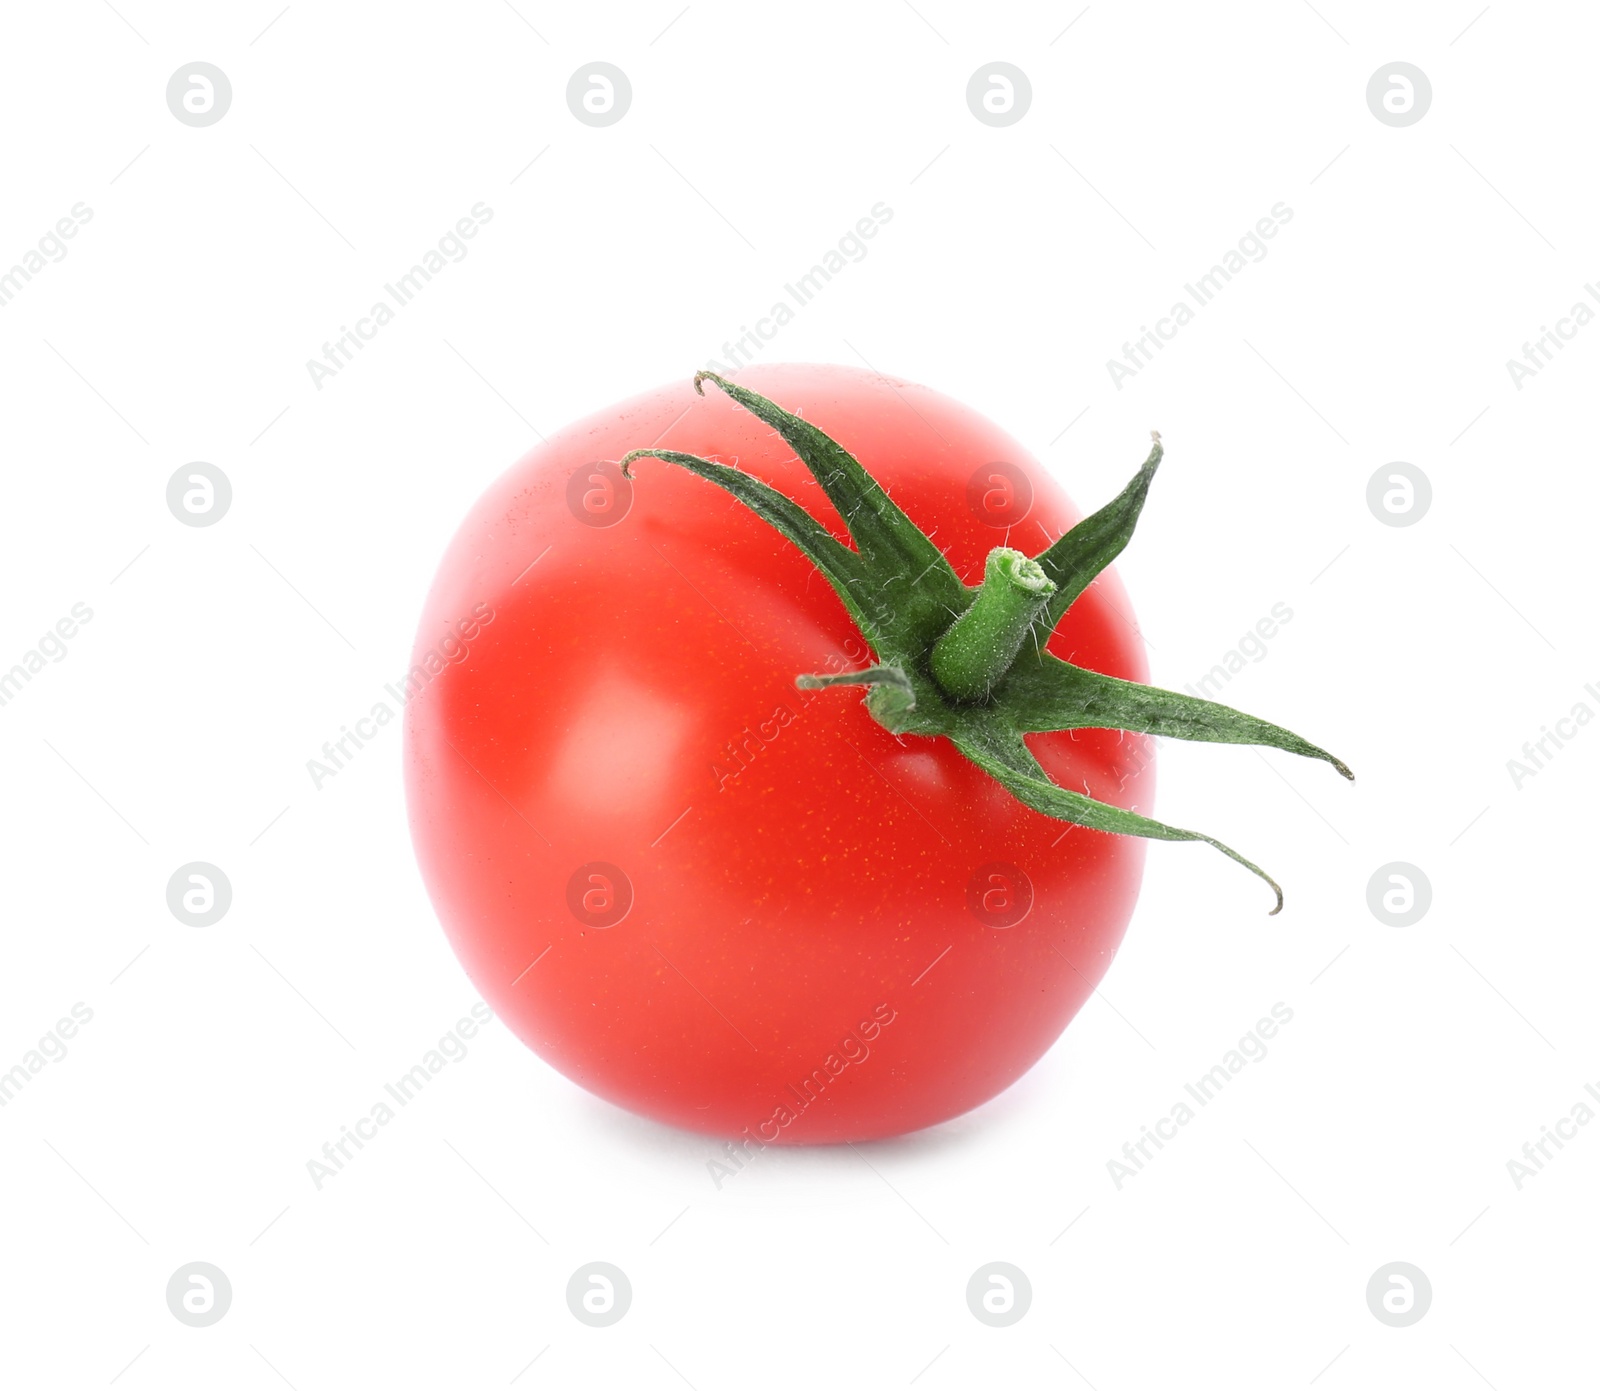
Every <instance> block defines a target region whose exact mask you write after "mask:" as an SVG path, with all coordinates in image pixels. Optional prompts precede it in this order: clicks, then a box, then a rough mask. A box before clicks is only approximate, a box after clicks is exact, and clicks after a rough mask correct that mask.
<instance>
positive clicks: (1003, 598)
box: [929, 546, 1056, 701]
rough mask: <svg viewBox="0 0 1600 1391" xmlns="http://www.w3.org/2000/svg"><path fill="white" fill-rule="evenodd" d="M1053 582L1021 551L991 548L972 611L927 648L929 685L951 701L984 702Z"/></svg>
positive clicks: (1018, 647) (1017, 649) (1053, 588)
mask: <svg viewBox="0 0 1600 1391" xmlns="http://www.w3.org/2000/svg"><path fill="white" fill-rule="evenodd" d="M1055 592H1056V586H1055V582H1054V581H1053V580H1051V578H1050V577H1049V576H1048V575H1046V574H1045V572H1044V571H1043V570H1042V569H1041V568H1040V566H1039V564H1038V562H1037V561H1033V560H1029V559H1028V557H1027V556H1025V555H1023V553H1022V552H1021V551H1014V550H1011V549H1010V548H1009V547H1006V546H996V547H995V548H994V549H993V550H992V551H990V552H989V558H988V560H986V561H985V562H984V566H983V587H982V588H981V589H979V590H978V597H977V598H975V599H974V600H973V601H972V606H971V607H970V608H969V609H968V610H967V611H966V612H965V613H964V614H962V615H961V617H959V618H958V619H956V621H955V622H954V623H952V624H951V625H950V628H949V631H947V632H946V633H945V635H944V636H943V637H941V638H940V639H939V640H938V642H936V643H934V645H933V652H932V654H931V656H930V658H929V666H930V667H931V669H932V671H933V679H934V680H935V681H937V682H938V683H939V687H940V689H941V690H943V691H944V693H945V694H946V695H948V696H949V697H950V698H951V699H952V700H960V701H977V700H982V699H984V697H986V696H987V695H988V694H989V692H990V691H991V690H993V689H994V687H995V685H996V684H997V683H998V682H999V680H1000V678H1001V677H1002V676H1004V675H1005V674H1006V672H1008V671H1010V670H1011V664H1012V663H1013V662H1014V661H1016V659H1017V653H1018V652H1020V651H1021V650H1022V642H1023V639H1024V638H1026V637H1027V635H1028V629H1029V628H1030V627H1031V626H1032V624H1033V620H1034V619H1035V618H1036V617H1037V616H1038V614H1039V612H1040V611H1041V610H1042V609H1043V608H1044V606H1045V605H1046V604H1047V603H1049V602H1050V596H1051V595H1052V594H1054V593H1055Z"/></svg>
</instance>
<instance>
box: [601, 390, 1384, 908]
mask: <svg viewBox="0 0 1600 1391" xmlns="http://www.w3.org/2000/svg"><path fill="white" fill-rule="evenodd" d="M705 381H710V382H713V383H715V384H716V385H717V386H718V387H719V388H721V389H722V390H723V391H724V392H726V393H727V394H728V395H729V396H731V397H732V398H733V400H734V401H735V402H737V403H738V404H739V405H740V406H742V407H743V408H744V409H745V410H747V411H749V412H750V413H751V414H752V415H754V416H756V417H757V418H758V419H760V420H761V421H763V422H764V423H765V424H767V425H769V426H771V427H772V428H773V429H774V430H776V431H777V432H778V434H779V435H781V436H782V437H783V439H784V440H785V442H786V443H787V444H788V445H789V447H790V448H791V449H793V450H794V451H795V453H796V455H798V456H799V458H800V461H801V462H802V463H803V464H805V466H806V468H807V469H809V470H810V472H811V475H812V477H813V478H815V479H816V481H817V483H818V484H819V485H820V486H821V487H822V490H823V492H824V493H825V494H826V495H827V498H828V501H829V502H831V503H832V504H833V506H834V508H835V510H837V512H838V513H839V516H840V517H841V518H842V519H843V521H844V524H845V527H846V529H847V530H848V532H849V534H850V539H851V540H852V541H854V543H855V546H854V549H852V548H851V547H849V546H846V545H845V544H844V543H843V542H841V541H839V540H838V539H837V538H836V537H835V536H834V535H833V534H832V533H831V532H829V531H828V529H827V528H826V527H824V526H823V525H822V524H821V523H820V522H818V521H817V520H816V519H815V518H814V517H813V516H812V515H811V514H810V513H809V512H807V511H806V510H805V508H803V507H801V506H800V505H799V504H798V503H797V502H795V501H793V500H792V499H791V498H788V497H785V496H784V495H783V494H782V493H780V492H778V491H777V490H776V489H774V488H771V487H769V486H768V485H767V484H765V483H763V482H761V481H760V480H759V479H757V478H753V477H752V476H751V475H749V474H747V473H744V472H742V471H741V470H739V469H737V468H734V467H732V466H730V465H728V464H721V463H716V462H714V461H713V460H709V459H702V458H700V457H699V456H698V455H694V454H683V453H679V452H677V451H674V450H665V449H636V450H634V451H633V452H632V453H630V454H628V455H626V456H625V457H624V458H623V459H622V460H621V468H622V471H623V473H624V474H625V475H626V476H628V477H630V478H631V477H632V476H633V475H632V465H633V462H634V460H636V459H640V458H655V459H660V460H663V461H664V462H666V463H669V464H676V465H678V466H679V467H681V468H684V469H687V470H688V471H689V472H691V473H694V474H698V475H699V476H700V477H701V478H704V479H706V480H707V481H708V482H711V483H715V484H716V485H717V486H718V487H720V488H722V489H723V490H724V491H726V492H728V493H731V494H732V495H733V496H734V497H735V498H737V499H738V500H739V501H740V502H742V503H743V504H744V505H745V506H746V507H748V508H749V509H750V510H751V511H752V512H754V513H755V514H756V515H757V516H758V517H760V518H761V519H762V520H763V521H765V522H767V523H768V524H769V525H770V526H772V527H773V528H775V529H776V530H777V531H779V532H781V533H782V534H783V535H784V536H785V537H786V538H787V539H788V540H789V541H791V542H792V543H793V544H794V545H795V546H797V547H798V548H799V549H800V550H801V551H802V552H803V553H804V554H805V555H806V557H807V558H808V559H809V560H810V561H811V563H812V564H813V565H815V566H816V567H817V570H818V571H819V572H820V573H821V574H822V576H823V578H824V579H826V580H827V581H828V583H829V584H830V585H832V586H833V589H834V592H835V593H837V594H838V596H839V598H840V600H841V601H843V603H844V606H845V608H846V610H847V611H848V612H849V614H850V617H851V618H852V619H853V620H854V621H855V623H856V625H857V627H859V628H860V630H861V634H862V636H863V637H864V638H865V639H866V641H867V643H868V645H869V646H870V647H871V648H872V650H873V652H874V653H876V654H877V659H878V660H877V663H876V664H875V665H873V666H870V667H867V668H865V669H863V670H861V671H853V672H841V673H839V674H837V675H830V676H798V677H796V684H797V685H799V686H801V687H803V688H807V689H818V688H823V687H831V686H845V685H854V686H865V687H867V697H866V706H867V711H868V713H869V714H871V715H872V717H873V718H874V719H876V720H877V721H878V723H879V724H881V725H883V727H884V728H885V729H887V730H889V731H890V732H891V733H893V734H920V735H925V736H928V737H935V738H937V737H942V738H947V739H949V740H950V741H951V742H952V743H953V744H954V745H955V746H956V748H957V749H959V750H960V751H961V753H962V754H963V755H965V756H966V757H967V758H968V759H969V760H970V761H971V762H972V763H973V764H975V765H976V766H977V767H979V768H981V769H983V771H984V772H986V773H988V774H989V775H990V776H991V777H993V778H994V779H995V780H996V781H997V782H999V783H1000V784H1001V785H1002V786H1004V787H1005V788H1006V790H1007V791H1009V792H1010V793H1011V794H1012V795H1013V796H1014V797H1016V798H1017V800H1018V801H1020V802H1022V803H1023V804H1024V805H1026V806H1029V807H1032V808H1033V809H1034V810H1035V811H1038V812H1041V813H1043V814H1044V815H1045V816H1050V817H1054V818H1055V819H1057V820H1059V821H1065V822H1068V823H1070V824H1072V825H1075V826H1084V827H1088V828H1089V829H1092V830H1097V831H1106V832H1110V833H1113V834H1117V835H1134V836H1145V837H1147V838H1149V839H1152V840H1196V841H1204V842H1205V843H1206V844H1207V845H1211V846H1214V847H1215V848H1216V849H1218V850H1220V851H1221V852H1222V853H1223V854H1224V855H1227V856H1228V857H1229V858H1230V859H1233V860H1236V861H1237V862H1238V863H1239V864H1241V865H1243V866H1244V867H1245V868H1246V869H1248V870H1250V871H1251V872H1252V873H1254V874H1257V875H1259V876H1260V877H1261V878H1262V879H1263V880H1265V881H1266V883H1267V884H1269V885H1270V886H1271V887H1272V890H1273V893H1274V894H1275V895H1276V897H1277V903H1276V906H1275V907H1274V908H1273V909H1272V912H1274V913H1276V912H1278V911H1279V909H1281V908H1282V907H1283V890H1282V889H1280V888H1279V887H1278V885H1277V883H1276V882H1275V881H1274V880H1273V879H1272V877H1271V876H1270V875H1268V874H1267V873H1266V872H1265V871H1264V870H1262V869H1261V868H1260V867H1259V866H1258V865H1255V864H1252V863H1251V862H1250V861H1249V860H1247V859H1245V858H1244V856H1242V855H1240V854H1239V853H1238V852H1237V851H1235V850H1232V849H1230V848H1229V847H1228V846H1226V845H1224V844H1223V843H1222V842H1221V841H1219V840H1214V839H1213V838H1212V837H1210V836H1207V835H1202V834H1201V833H1200V832H1198V831H1186V830H1183V829H1181V828H1179V827H1176V826H1168V825H1166V824H1164V823H1163V822H1160V821H1152V820H1151V819H1150V818H1148V817H1144V816H1140V815H1139V814H1138V813H1137V812H1131V811H1125V810H1123V809H1122V808H1121V807H1117V806H1113V805H1111V804H1110V803H1107V802H1100V801H1097V800H1095V799H1094V798H1092V797H1089V796H1087V795H1085V794H1084V793H1081V792H1070V791H1068V790H1067V789H1065V788H1063V787H1058V786H1057V785H1056V784H1055V783H1053V782H1051V781H1050V779H1049V778H1048V776H1046V774H1045V771H1044V769H1043V768H1042V767H1040V765H1039V762H1038V760H1037V759H1035V758H1034V756H1033V754H1032V753H1031V752H1030V751H1029V749H1028V746H1027V744H1026V742H1025V741H1024V738H1023V736H1024V735H1026V734H1041V733H1046V732H1051V731H1056V730H1071V729H1119V730H1128V731H1130V732H1132V733H1138V734H1150V735H1156V736H1159V737H1165V738H1173V739H1194V740H1204V741H1207V742H1211V743H1223V744H1258V745H1263V746H1266V747H1270V748H1275V749H1282V750H1284V751H1286V752H1288V753H1295V754H1300V755H1303V756H1305V757H1307V758H1320V759H1323V760H1324V761H1326V762H1327V763H1330V764H1332V765H1333V767H1334V768H1335V769H1336V770H1338V772H1339V773H1341V774H1342V775H1343V776H1344V777H1346V778H1351V777H1353V775H1352V773H1351V772H1350V770H1349V768H1347V767H1346V766H1345V765H1344V764H1343V763H1342V762H1340V760H1339V759H1337V758H1335V757H1334V756H1333V755H1332V754H1330V753H1328V752H1327V751H1326V750H1324V749H1319V748H1318V747H1317V746H1316V745H1315V744H1310V743H1308V742H1307V741H1306V740H1304V739H1302V738H1300V736H1299V735H1297V734H1292V733H1290V732H1289V731H1288V730H1287V729H1282V728H1280V727H1279V726H1277V725H1274V724H1268V723H1267V722H1266V721H1265V720H1258V719H1256V718H1255V717H1254V716H1251V715H1245V714H1241V713H1240V712H1239V711H1237V710H1233V709H1230V708H1229V707H1228V706H1226V705H1218V704H1216V703H1215V702H1213V701H1209V700H1200V699H1197V698H1196V697H1193V696H1186V695H1180V694H1178V693H1177V692H1175V691H1163V690H1158V689H1156V688H1155V687H1152V686H1142V685H1139V684H1138V683H1137V682H1132V681H1121V680H1118V679H1117V678H1116V677H1112V676H1102V675H1100V674H1099V673H1098V672H1093V671H1089V670H1087V669H1086V668H1083V667H1078V666H1074V665H1073V664H1072V663H1070V662H1064V661H1062V660H1061V659H1060V658H1058V657H1054V656H1052V655H1050V654H1049V653H1048V652H1046V651H1045V644H1046V643H1047V642H1048V640H1049V638H1050V635H1051V634H1052V633H1053V632H1054V631H1055V628H1056V625H1057V623H1059V622H1060V620H1061V616H1062V615H1063V614H1064V613H1066V611H1067V609H1068V608H1069V607H1070V606H1071V604H1072V602H1073V600H1075V599H1076V598H1077V597H1078V596H1079V595H1080V594H1082V593H1083V591H1084V590H1085V589H1086V588H1087V587H1088V585H1089V583H1090V582H1091V581H1092V580H1093V579H1094V577H1095V576H1096V575H1098V574H1099V573H1100V572H1101V571H1102V570H1104V569H1105V568H1106V566H1107V565H1109V564H1110V563H1111V562H1112V561H1113V560H1115V559H1116V557H1117V556H1118V555H1119V554H1121V552H1122V549H1123V547H1125V546H1126V545H1127V544H1128V540H1129V538H1130V537H1131V536H1132V535H1133V529H1134V526H1135V525H1136V523H1137V522H1138V520H1139V513H1140V512H1141V511H1142V509H1143V507H1144V501H1145V495H1146V493H1147V492H1148V491H1149V488H1150V483H1151V480H1152V479H1153V478H1154V477H1155V473H1156V469H1157V467H1158V466H1159V464H1160V463H1161V457H1162V447H1161V439H1160V436H1159V435H1155V434H1154V433H1153V432H1152V439H1153V441H1154V444H1153V447H1152V448H1151V450H1150V454H1149V457H1148V458H1147V459H1146V460H1145V462H1144V464H1143V466H1142V467H1141V468H1140V469H1139V472H1138V473H1136V474H1135V475H1134V477H1133V479H1132V481H1131V482H1130V483H1129V484H1128V485H1127V487H1125V488H1124V489H1123V490H1122V492H1121V493H1120V494H1118V496H1117V497H1115V498H1114V499H1112V501H1111V502H1109V503H1107V504H1106V505H1105V506H1104V507H1102V508H1101V509H1100V510H1099V511H1098V512H1096V513H1094V514H1093V515H1091V516H1088V517H1085V518H1084V519H1083V520H1082V521H1081V522H1079V523H1078V525H1077V526H1075V527H1073V528H1072V530H1071V531H1069V532H1067V534H1066V535H1065V536H1063V537H1062V538H1061V539H1060V540H1059V541H1057V542H1056V543H1055V544H1054V545H1052V546H1050V547H1049V548H1048V549H1047V550H1045V551H1043V552H1041V553H1040V554H1039V555H1037V556H1034V557H1032V558H1031V559H1030V558H1029V557H1027V556H1026V555H1024V554H1023V553H1022V552H1021V551H1016V550H1012V549H1010V548H1008V547H1004V546H1001V547H996V548H995V549H994V550H992V551H991V552H990V553H989V557H988V560H987V562H986V563H985V565H984V575H983V583H982V585H980V586H978V587H976V588H974V587H971V586H968V585H965V584H963V583H962V582H961V579H960V577H959V576H958V575H957V574H956V572H955V571H954V570H953V569H952V568H951V566H950V563H949V562H948V561H947V560H946V559H945V558H944V555H943V554H942V553H941V552H940V551H939V550H938V549H937V548H936V547H935V546H934V544H933V542H932V541H931V540H930V539H929V538H928V537H927V536H926V535H924V534H923V532H922V531H921V530H920V529H919V528H918V527H917V526H916V524H915V523H914V522H912V521H911V519H910V518H909V517H907V516H906V514H905V513H904V512H902V511H901V510H900V508H899V507H898V506H897V505H896V504H895V503H894V501H893V500H892V499H891V498H890V497H889V495H888V494H887V493H886V492H884V490H883V489H882V488H881V487H880V486H879V485H878V483H877V481H876V480H875V479H874V478H873V477H872V475H871V474H869V473H868V472H867V471H866V470H865V469H864V468H863V467H862V466H861V464H860V463H859V462H858V461H857V460H856V459H855V457H854V456H853V455H851V454H850V453H849V451H848V450H846V449H845V448H844V447H843V446H842V445H840V444H838V443H836V442H835V441H834V440H832V439H830V438H829V437H828V436H827V435H825V434H824V433H823V432H822V431H821V430H819V429H818V428H817V427H816V426H815V425H812V424H810V423H809V422H808V421H805V420H802V419H801V418H800V417H799V416H796V415H791V414H790V413H789V412H788V411H786V410H784V409H782V407H780V406H777V405H775V404H774V403H773V402H771V401H769V400H767V399H766V397H764V396H758V395H757V394H756V393H755V392H753V391H748V390H746V389H745V388H744V387H741V386H739V385H737V384H736V383H733V382H730V381H727V380H725V379H724V378H722V377H720V376H718V375H716V374H715V373H713V372H700V373H698V374H696V376H695V379H694V386H695V390H696V391H697V392H700V393H701V394H702V395H703V394H704V388H703V387H702V385H701V383H702V382H705Z"/></svg>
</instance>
